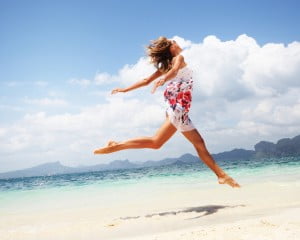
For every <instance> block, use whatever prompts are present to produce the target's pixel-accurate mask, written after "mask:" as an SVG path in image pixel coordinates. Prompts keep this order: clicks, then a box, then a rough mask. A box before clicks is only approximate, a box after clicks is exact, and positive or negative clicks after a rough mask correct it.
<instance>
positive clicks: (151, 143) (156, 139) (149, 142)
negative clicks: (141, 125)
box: [94, 118, 176, 154]
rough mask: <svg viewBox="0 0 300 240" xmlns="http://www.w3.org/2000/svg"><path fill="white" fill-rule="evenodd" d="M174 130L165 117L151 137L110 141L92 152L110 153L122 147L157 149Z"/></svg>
mask: <svg viewBox="0 0 300 240" xmlns="http://www.w3.org/2000/svg"><path fill="white" fill-rule="evenodd" d="M175 132H176V128H175V127H174V126H173V125H172V123H171V122H170V121H169V119H168V118H167V119H166V121H165V122H164V123H163V125H162V126H161V127H160V128H159V129H158V131H157V132H156V134H155V135H154V136H152V137H139V138H134V139H130V140H127V141H124V142H115V141H110V142H109V143H108V144H107V146H106V147H103V148H99V149H96V150H95V151H94V154H105V153H112V152H116V151H120V150H124V149H132V148H153V149H159V148H160V147H161V146H162V145H163V144H164V143H165V142H166V141H168V140H169V139H170V138H171V137H172V136H173V135H174V133H175Z"/></svg>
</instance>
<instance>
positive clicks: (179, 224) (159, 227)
mask: <svg viewBox="0 0 300 240" xmlns="http://www.w3.org/2000/svg"><path fill="white" fill-rule="evenodd" d="M240 183H241V184H242V188H240V189H232V188H230V187H228V186H224V185H218V184H217V183H216V182H215V183H208V184H202V183H197V182H195V183H193V184H191V183H189V184H184V183H174V184H170V183H166V184H160V185H159V186H157V185H155V186H154V185H151V184H148V185H147V184H146V185H144V184H135V185H132V186H129V187H126V188H122V187H118V188H115V189H114V190H113V191H112V190H111V189H110V190H107V192H103V190H101V191H97V190H95V189H94V188H91V189H82V190H78V189H74V190H69V191H67V192H66V191H62V192H61V193H57V192H53V193H51V191H50V192H49V191H48V192H47V194H46V193H39V194H36V196H32V195H31V196H30V197H29V196H28V199H27V200H26V198H24V199H22V200H16V201H15V202H11V203H10V204H8V205H7V206H6V207H5V208H1V213H0V239H1V240H7V239H10V240H12V239H13V240H18V239H20V240H21V239H22V240H26V239H30V240H32V239H43V240H48V239H55V240H60V239H63V240H68V239H70V240H71V239H72V240H77V239H89V240H94V239H95V240H96V239H97V240H109V239H122V240H138V239H139V240H168V239H170V240H177V239H178V240H179V239H180V240H193V239H195V240H196V239H197V240H198V239H201V240H252V239H253V240H277V239H278V240H299V239H300V179H299V178H298V176H297V175H294V176H292V177H290V178H284V179H278V178H276V177H273V180H266V179H256V181H255V182H253V183H251V180H247V181H244V182H243V181H242V182H240ZM31 194H32V193H31ZM50 196H52V197H50ZM33 199H34V201H32V200H33Z"/></svg>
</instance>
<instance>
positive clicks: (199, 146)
mask: <svg viewBox="0 0 300 240" xmlns="http://www.w3.org/2000/svg"><path fill="white" fill-rule="evenodd" d="M182 134H183V135H184V136H185V137H186V138H187V139H188V140H189V141H190V142H191V143H192V144H193V145H194V147H195V148H196V151H197V153H198V156H199V157H200V159H202V161H203V162H204V163H205V164H206V165H207V166H208V167H209V168H210V169H211V170H212V171H213V172H214V173H215V174H216V175H217V177H218V180H219V183H220V184H228V185H230V186H231V187H240V185H239V184H238V183H237V182H236V181H234V180H233V179H232V178H231V177H230V176H228V175H227V174H226V173H225V172H224V171H223V169H222V168H220V167H219V165H218V164H217V163H216V162H215V161H214V159H213V158H212V156H211V155H210V153H209V152H208V151H207V148H206V146H205V142H204V140H203V138H202V137H201V135H200V133H199V132H198V131H197V129H194V130H191V131H188V132H182Z"/></svg>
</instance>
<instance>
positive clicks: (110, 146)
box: [94, 141, 118, 154]
mask: <svg viewBox="0 0 300 240" xmlns="http://www.w3.org/2000/svg"><path fill="white" fill-rule="evenodd" d="M117 144H118V143H117V142H115V141H109V142H108V143H107V145H106V146H105V147H104V148H98V149H96V150H95V151H94V154H105V153H112V152H114V150H115V146H116V145H117Z"/></svg>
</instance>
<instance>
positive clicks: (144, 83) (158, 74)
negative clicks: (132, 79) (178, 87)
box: [111, 70, 163, 94]
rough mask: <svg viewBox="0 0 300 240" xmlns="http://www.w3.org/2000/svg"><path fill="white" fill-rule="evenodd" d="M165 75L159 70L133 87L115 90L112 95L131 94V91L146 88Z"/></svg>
mask: <svg viewBox="0 0 300 240" xmlns="http://www.w3.org/2000/svg"><path fill="white" fill-rule="evenodd" d="M162 74H163V73H162V72H160V71H159V70H157V71H156V72H154V73H153V74H152V75H150V76H149V77H147V78H144V79H142V80H140V81H138V82H136V83H134V84H133V85H131V86H129V87H127V88H116V89H114V90H112V92H111V94H115V93H118V92H129V91H131V90H134V89H137V88H140V87H144V86H147V85H149V84H150V83H151V82H152V81H154V80H155V79H156V78H158V77H160V76H161V75H162Z"/></svg>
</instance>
